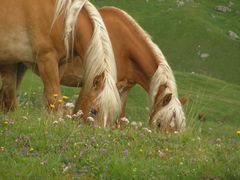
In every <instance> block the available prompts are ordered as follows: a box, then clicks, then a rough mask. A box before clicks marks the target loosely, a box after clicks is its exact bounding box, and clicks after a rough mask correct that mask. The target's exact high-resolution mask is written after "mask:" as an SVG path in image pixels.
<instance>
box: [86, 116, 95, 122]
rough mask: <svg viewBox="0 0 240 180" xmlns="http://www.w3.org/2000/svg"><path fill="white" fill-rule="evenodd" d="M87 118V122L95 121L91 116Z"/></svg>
mask: <svg viewBox="0 0 240 180" xmlns="http://www.w3.org/2000/svg"><path fill="white" fill-rule="evenodd" d="M87 120H88V121H89V122H94V121H95V120H94V118H93V117H88V118H87Z"/></svg>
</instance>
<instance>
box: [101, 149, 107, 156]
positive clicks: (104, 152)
mask: <svg viewBox="0 0 240 180" xmlns="http://www.w3.org/2000/svg"><path fill="white" fill-rule="evenodd" d="M100 153H101V154H102V155H107V154H108V150H107V149H101V150H100Z"/></svg>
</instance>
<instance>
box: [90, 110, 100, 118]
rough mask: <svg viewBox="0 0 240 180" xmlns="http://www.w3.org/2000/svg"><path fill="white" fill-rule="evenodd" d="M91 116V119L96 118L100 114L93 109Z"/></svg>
mask: <svg viewBox="0 0 240 180" xmlns="http://www.w3.org/2000/svg"><path fill="white" fill-rule="evenodd" d="M89 114H90V116H91V117H96V116H97V114H98V112H97V110H96V109H94V108H91V109H90V112H89Z"/></svg>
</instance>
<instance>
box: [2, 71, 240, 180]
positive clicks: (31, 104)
mask: <svg viewBox="0 0 240 180" xmlns="http://www.w3.org/2000/svg"><path fill="white" fill-rule="evenodd" d="M176 78H177V81H178V85H179V90H180V94H181V95H182V94H187V95H189V96H190V97H189V99H190V100H189V103H188V105H187V106H186V107H185V111H186V115H187V120H188V128H187V130H186V132H184V133H183V134H181V135H166V134H161V133H150V134H149V133H146V132H144V131H143V130H142V129H141V128H140V129H138V130H135V129H134V128H130V127H128V128H126V129H125V130H122V131H112V130H102V129H94V128H88V127H85V128H78V123H77V122H75V121H72V120H69V119H67V118H65V119H64V121H61V122H59V123H58V124H53V122H54V121H56V120H58V118H57V117H56V116H49V115H47V113H43V112H44V111H42V109H41V108H39V107H41V104H40V102H41V101H40V100H41V89H40V88H37V87H38V86H39V85H40V84H41V83H40V81H39V80H37V79H36V78H35V77H34V76H29V75H28V76H26V79H25V81H24V83H23V85H22V88H21V92H20V94H21V96H20V97H21V99H20V102H21V106H20V107H19V109H18V110H17V111H16V112H15V113H13V114H10V115H9V116H8V117H5V118H3V120H2V121H1V124H0V136H1V137H2V138H1V139H0V146H2V147H4V148H5V150H4V151H3V152H0V159H1V161H0V167H1V168H0V179H1V178H2V179H14V178H18V177H21V178H23V179H26V178H31V179H36V178H41V179H44V178H53V179H59V178H60V179H69V178H72V177H74V178H81V179H82V178H83V179H84V178H86V179H89V178H91V179H99V178H102V179H113V178H114V179H129V178H132V179H159V178H161V179H169V178H170V179H176V178H180V177H181V178H189V179H192V178H213V177H224V178H227V179H233V178H235V179H238V178H240V174H239V172H240V169H239V166H238V164H239V160H240V159H239V157H240V151H239V149H240V137H238V136H237V135H236V131H237V130H238V129H239V128H240V126H239V115H240V112H239V108H238V107H239V106H240V86H236V85H232V84H229V83H226V82H223V81H219V80H216V79H212V78H209V77H205V76H202V75H197V74H188V73H181V72H176ZM30 82H34V86H32V85H30V86H29V84H31V83H30ZM26 92H27V93H28V95H27V96H24V93H26ZM63 92H64V94H68V95H70V96H73V95H74V94H77V92H78V90H72V89H71V90H70V89H68V88H67V89H66V88H64V89H63ZM233 94H234V98H233ZM139 97H142V98H139ZM144 97H146V93H145V92H144V91H142V89H140V87H136V88H135V89H134V90H133V92H132V94H131V95H130V98H129V103H128V108H127V109H128V115H129V117H130V120H138V121H142V122H143V123H144V125H146V109H145V107H146V99H147V97H146V98H144ZM198 112H205V113H206V114H207V117H206V121H205V122H200V121H199V120H198V119H197V117H196V116H197V114H198ZM4 120H7V121H8V122H9V123H10V124H8V125H6V124H5V123H4V122H5V121H4ZM11 123H13V124H11ZM31 148H33V149H31ZM159 150H160V151H161V152H163V153H164V154H163V155H160V153H159Z"/></svg>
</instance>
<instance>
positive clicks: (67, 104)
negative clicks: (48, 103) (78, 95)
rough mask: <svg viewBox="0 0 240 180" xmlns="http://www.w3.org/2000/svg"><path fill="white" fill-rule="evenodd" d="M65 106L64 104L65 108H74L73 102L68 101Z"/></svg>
mask: <svg viewBox="0 0 240 180" xmlns="http://www.w3.org/2000/svg"><path fill="white" fill-rule="evenodd" d="M65 106H66V107H67V108H74V104H73V103H70V102H68V103H66V105H65Z"/></svg>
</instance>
